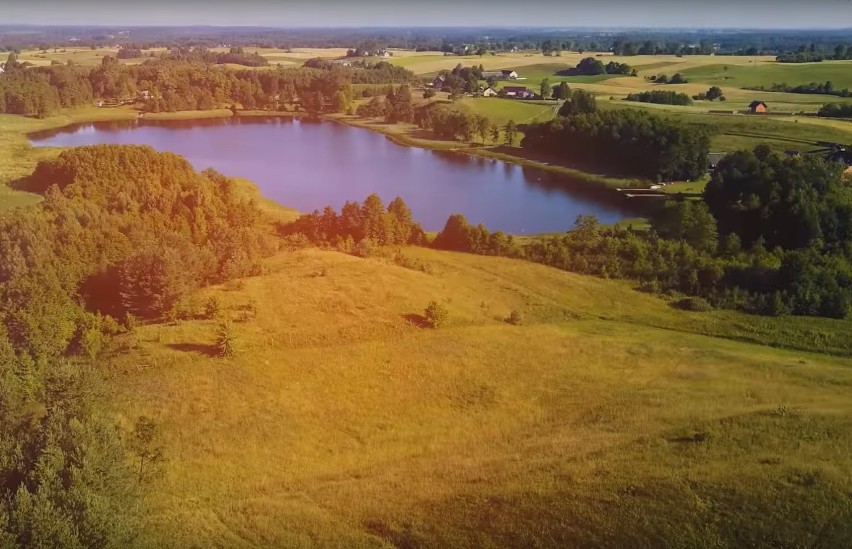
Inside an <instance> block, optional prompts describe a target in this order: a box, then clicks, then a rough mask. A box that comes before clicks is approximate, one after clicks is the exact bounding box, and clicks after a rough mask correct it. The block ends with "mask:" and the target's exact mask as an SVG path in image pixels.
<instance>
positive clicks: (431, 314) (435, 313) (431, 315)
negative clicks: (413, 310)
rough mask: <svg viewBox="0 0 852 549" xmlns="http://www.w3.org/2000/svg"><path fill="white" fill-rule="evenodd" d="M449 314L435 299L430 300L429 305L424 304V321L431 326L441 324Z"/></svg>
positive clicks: (437, 326) (439, 325)
mask: <svg viewBox="0 0 852 549" xmlns="http://www.w3.org/2000/svg"><path fill="white" fill-rule="evenodd" d="M449 314H450V313H449V311H447V308H446V307H444V306H443V305H441V304H440V303H438V302H437V301H430V302H429V305H427V306H426V310H425V311H423V316H424V317H426V321H427V322H428V323H429V325H430V326H431V327H432V328H440V327H441V326H443V325H444V323H445V322H446V321H447V317H448V316H449Z"/></svg>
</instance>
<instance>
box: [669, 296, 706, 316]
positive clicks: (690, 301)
mask: <svg viewBox="0 0 852 549" xmlns="http://www.w3.org/2000/svg"><path fill="white" fill-rule="evenodd" d="M675 306H676V307H677V308H678V309H683V310H684V311H693V312H697V313H702V312H705V311H712V310H713V306H712V305H711V304H710V303H709V302H708V301H707V300H706V299H704V298H703V297H686V298H684V299H681V300H680V301H678V302H677V303H675Z"/></svg>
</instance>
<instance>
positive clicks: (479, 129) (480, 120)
mask: <svg viewBox="0 0 852 549" xmlns="http://www.w3.org/2000/svg"><path fill="white" fill-rule="evenodd" d="M474 126H475V127H476V133H478V134H479V137H481V138H482V143H483V145H484V144H485V142H486V141H487V140H488V135H489V134H490V132H491V120H489V118H488V117H487V116H483V115H481V114H477V115H476V116H475V117H474Z"/></svg>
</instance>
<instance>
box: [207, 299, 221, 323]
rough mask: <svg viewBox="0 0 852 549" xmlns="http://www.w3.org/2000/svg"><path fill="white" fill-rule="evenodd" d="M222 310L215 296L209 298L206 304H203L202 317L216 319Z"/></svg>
mask: <svg viewBox="0 0 852 549" xmlns="http://www.w3.org/2000/svg"><path fill="white" fill-rule="evenodd" d="M221 310H222V304H221V303H220V302H219V298H218V297H216V296H210V298H209V299H208V300H207V303H205V304H204V316H206V317H207V318H216V317H217V316H218V315H219V312H220V311H221Z"/></svg>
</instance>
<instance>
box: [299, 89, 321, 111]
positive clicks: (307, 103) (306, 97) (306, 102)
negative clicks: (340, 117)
mask: <svg viewBox="0 0 852 549" xmlns="http://www.w3.org/2000/svg"><path fill="white" fill-rule="evenodd" d="M300 99H301V102H300V103H301V105H302V108H303V109H304V110H305V112H306V113H307V114H308V115H309V116H319V114H320V113H321V112H322V107H323V104H324V103H325V100H324V99H323V96H322V93H321V92H318V91H307V92H305V93H303V94H302V95H301V96H300Z"/></svg>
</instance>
